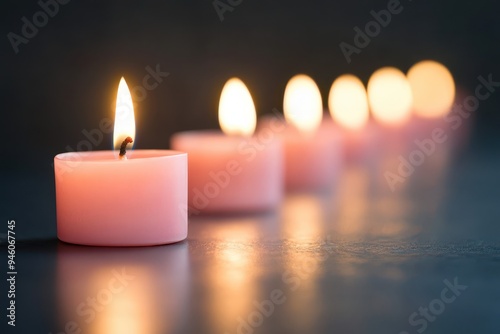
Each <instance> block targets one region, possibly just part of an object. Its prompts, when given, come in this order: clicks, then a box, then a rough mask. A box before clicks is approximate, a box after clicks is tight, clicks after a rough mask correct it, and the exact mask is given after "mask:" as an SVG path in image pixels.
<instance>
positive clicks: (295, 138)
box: [259, 118, 342, 190]
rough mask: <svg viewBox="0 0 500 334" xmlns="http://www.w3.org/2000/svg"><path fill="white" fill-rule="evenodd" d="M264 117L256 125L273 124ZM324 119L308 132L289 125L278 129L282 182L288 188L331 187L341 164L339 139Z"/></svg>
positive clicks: (272, 121) (271, 119)
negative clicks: (283, 150)
mask: <svg viewBox="0 0 500 334" xmlns="http://www.w3.org/2000/svg"><path fill="white" fill-rule="evenodd" d="M276 122H284V120H277V119H273V118H267V119H265V120H263V121H262V122H261V123H260V125H259V128H261V129H265V128H269V127H274V128H276V129H279V127H277V126H276V125H271V124H272V123H276ZM335 130H336V129H335V128H334V127H332V126H331V124H330V122H329V121H327V120H324V121H323V122H322V123H321V125H320V126H319V128H318V129H317V130H316V131H315V132H314V133H312V134H304V133H301V132H300V131H299V130H297V129H296V128H295V127H293V126H291V125H284V126H283V129H282V130H280V132H278V133H277V134H278V137H279V138H280V139H281V140H282V141H283V145H284V148H285V185H286V188H287V189H288V190H327V189H331V187H332V186H333V185H334V181H335V180H336V178H337V177H338V176H339V174H340V169H341V166H342V140H341V137H340V135H339V132H338V131H335Z"/></svg>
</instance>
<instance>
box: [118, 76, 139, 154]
mask: <svg viewBox="0 0 500 334" xmlns="http://www.w3.org/2000/svg"><path fill="white" fill-rule="evenodd" d="M127 137H131V138H132V140H135V117H134V103H133V102H132V96H131V95H130V90H129V89H128V86H127V83H126V82H125V78H123V77H122V79H121V80H120V84H119V85H118V94H117V96H116V109H115V129H114V132H113V145H114V148H115V150H119V149H120V145H121V144H122V142H123V141H124V140H125V138H127Z"/></svg>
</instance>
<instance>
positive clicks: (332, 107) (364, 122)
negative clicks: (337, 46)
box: [328, 74, 374, 162]
mask: <svg viewBox="0 0 500 334" xmlns="http://www.w3.org/2000/svg"><path fill="white" fill-rule="evenodd" d="M328 108H329V111H330V115H331V116H332V119H333V120H334V121H335V125H336V126H335V128H336V131H340V133H341V134H342V137H343V142H344V147H345V149H344V154H345V157H346V160H347V161H348V162H354V161H358V160H359V159H361V158H366V157H367V156H368V155H369V154H370V153H372V152H373V150H372V149H371V146H372V145H373V142H374V125H373V122H369V110H368V98H367V95H366V89H365V86H364V85H363V83H362V82H361V80H360V79H359V78H358V77H356V76H354V75H352V74H344V75H341V76H340V77H338V78H337V79H335V81H334V82H333V83H332V87H331V88H330V93H329V95H328Z"/></svg>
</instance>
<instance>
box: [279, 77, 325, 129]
mask: <svg viewBox="0 0 500 334" xmlns="http://www.w3.org/2000/svg"><path fill="white" fill-rule="evenodd" d="M283 112H284V114H285V119H286V121H287V122H288V123H290V124H292V125H294V126H295V127H296V128H297V129H299V130H300V131H302V132H313V131H314V130H316V129H317V128H318V126H319V125H320V123H321V119H322V117H323V103H322V101H321V93H320V91H319V88H318V86H317V85H316V83H315V82H314V80H313V79H311V78H310V77H309V76H307V75H304V74H299V75H296V76H294V77H293V78H291V79H290V81H288V83H287V85H286V88H285V97H284V99H283Z"/></svg>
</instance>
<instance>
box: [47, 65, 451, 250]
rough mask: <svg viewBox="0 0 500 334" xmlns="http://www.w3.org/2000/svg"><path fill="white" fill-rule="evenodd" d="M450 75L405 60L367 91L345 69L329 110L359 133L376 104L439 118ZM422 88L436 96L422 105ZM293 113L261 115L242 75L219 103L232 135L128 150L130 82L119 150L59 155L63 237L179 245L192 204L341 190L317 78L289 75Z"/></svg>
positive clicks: (270, 203) (256, 207)
mask: <svg viewBox="0 0 500 334" xmlns="http://www.w3.org/2000/svg"><path fill="white" fill-rule="evenodd" d="M436 71H437V72H436ZM436 73H439V75H437V74H436ZM450 78H451V75H449V72H448V71H447V70H446V68H445V67H444V66H442V65H440V64H438V63H435V62H430V61H426V62H422V63H419V64H416V65H415V66H414V67H413V68H412V69H411V70H410V71H409V73H408V75H407V76H405V75H404V74H403V73H402V72H400V71H399V70H397V69H395V68H383V69H380V70H378V71H376V72H375V73H374V74H373V75H372V77H371V78H370V81H369V83H368V87H367V90H365V88H364V86H363V84H362V83H361V81H360V80H359V79H357V78H356V77H354V76H352V75H346V76H342V77H339V78H338V79H337V80H335V82H334V83H333V85H332V88H331V91H330V96H329V107H330V112H331V115H332V118H333V120H335V122H336V123H338V124H340V125H341V126H343V127H344V128H345V129H349V130H357V131H359V130H360V129H362V128H363V125H364V124H366V122H367V120H368V118H369V109H370V110H371V111H372V114H373V117H374V118H375V119H376V120H377V121H379V122H380V123H381V124H386V125H391V126H397V125H398V124H401V123H402V122H403V121H404V120H406V119H408V117H409V115H410V112H411V108H412V106H413V108H414V110H415V112H416V113H417V114H419V115H422V116H425V117H428V116H429V115H432V116H435V115H436V114H437V113H442V110H444V109H445V108H449V105H445V104H444V103H442V102H439V103H441V104H439V103H437V102H436V101H442V99H440V98H442V97H443V94H444V93H441V94H438V95H436V94H435V92H434V91H432V92H429V87H430V85H431V83H433V82H434V83H435V82H440V83H442V82H444V81H449V79H450ZM422 80H423V81H422ZM440 80H441V81H440ZM422 82H424V83H423V84H422ZM451 83H452V85H453V79H452V78H451ZM446 94H448V95H449V93H446ZM453 94H454V87H453ZM448 95H447V96H446V98H447V99H448V100H449V96H448ZM419 96H424V97H425V98H426V99H427V100H428V98H429V96H431V97H432V98H433V99H434V100H432V99H431V100H432V101H431V103H430V104H429V103H427V104H426V103H421V102H418V101H420V100H419ZM446 103H448V102H446ZM449 104H450V105H451V102H450V103H449ZM431 109H432V112H431ZM436 110H437V112H436ZM283 111H284V118H283V117H281V116H280V114H279V113H276V114H275V115H273V116H271V117H266V118H265V119H262V120H261V121H260V122H259V123H258V122H257V116H256V111H255V106H254V103H253V100H252V97H251V95H250V92H249V91H248V89H247V87H246V86H245V84H244V83H243V82H242V81H241V80H239V79H237V78H233V79H230V80H229V81H228V82H227V83H226V85H225V86H224V88H223V89H222V93H221V98H220V103H219V123H220V126H221V129H222V130H223V132H220V131H215V130H207V131H191V132H182V133H177V134H175V135H174V136H173V137H172V138H171V146H172V148H173V149H174V150H175V151H167V150H129V152H127V147H128V146H130V143H132V142H133V140H134V137H135V120H134V111H133V102H132V98H131V95H130V91H129V89H128V87H127V84H126V82H125V80H124V79H123V78H122V80H121V81H120V84H119V88H118V95H117V105H116V115H115V130H114V135H113V137H114V145H115V150H114V151H100V152H80V153H74V152H70V153H63V154H59V155H57V156H56V157H55V158H54V168H55V177H56V208H57V227H58V237H59V239H61V240H63V241H66V242H70V243H77V244H85V245H108V246H137V245H157V244H165V243H171V242H177V241H180V240H183V239H185V238H186V236H187V217H188V210H189V212H190V213H194V214H197V213H202V212H252V211H261V210H268V209H271V208H274V207H276V206H277V205H279V203H280V202H281V200H282V198H283V193H284V189H285V187H286V188H287V189H292V190H293V189H301V190H303V189H307V190H310V189H314V190H316V189H331V188H332V184H333V182H334V180H335V178H336V177H337V176H338V175H339V170H340V167H341V164H342V161H343V156H342V148H343V145H342V140H343V134H342V132H341V131H340V130H339V128H337V127H336V126H335V125H334V122H333V121H331V119H330V120H329V119H328V118H323V106H322V100H321V94H320V91H319V89H318V86H317V85H316V83H315V82H314V81H313V80H312V79H311V78H310V77H308V76H306V75H297V76H295V77H293V78H292V79H290V81H289V83H288V84H287V87H286V89H285V93H284V101H283ZM188 157H189V163H188Z"/></svg>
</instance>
